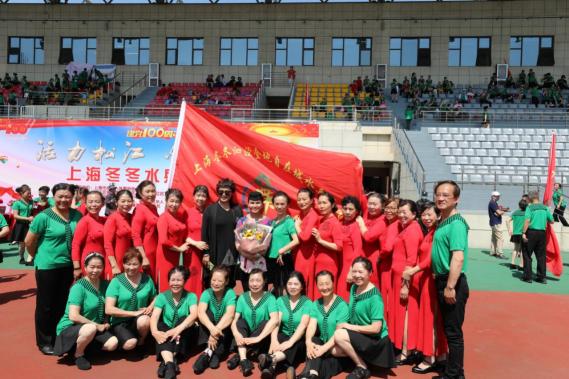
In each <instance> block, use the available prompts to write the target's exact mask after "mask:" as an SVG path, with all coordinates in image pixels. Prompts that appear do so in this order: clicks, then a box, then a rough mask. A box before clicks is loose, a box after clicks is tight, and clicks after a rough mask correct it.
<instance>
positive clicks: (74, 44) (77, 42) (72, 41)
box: [59, 37, 97, 64]
mask: <svg viewBox="0 0 569 379" xmlns="http://www.w3.org/2000/svg"><path fill="white" fill-rule="evenodd" d="M69 62H76V63H89V64H96V63H97V39H96V38H83V37H80V38H75V37H74V38H70V37H63V38H61V48H60V50H59V64H67V63H69Z"/></svg>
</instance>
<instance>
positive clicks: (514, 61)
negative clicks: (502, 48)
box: [509, 36, 555, 66]
mask: <svg viewBox="0 0 569 379" xmlns="http://www.w3.org/2000/svg"><path fill="white" fill-rule="evenodd" d="M509 63H510V66H553V65H555V57H554V55H553V36H544V37H529V36H523V37H522V36H515V37H511V38H510V62H509Z"/></svg>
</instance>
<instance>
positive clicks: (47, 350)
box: [40, 345, 54, 355]
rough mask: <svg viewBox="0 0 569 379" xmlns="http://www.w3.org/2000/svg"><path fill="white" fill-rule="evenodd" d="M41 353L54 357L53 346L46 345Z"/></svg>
mask: <svg viewBox="0 0 569 379" xmlns="http://www.w3.org/2000/svg"><path fill="white" fill-rule="evenodd" d="M40 351H41V352H42V354H44V355H53V354H54V352H53V346H49V345H45V346H43V347H41V348H40Z"/></svg>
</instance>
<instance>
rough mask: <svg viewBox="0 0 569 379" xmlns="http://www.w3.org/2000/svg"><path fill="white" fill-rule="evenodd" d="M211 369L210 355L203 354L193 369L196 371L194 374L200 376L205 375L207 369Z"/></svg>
mask: <svg viewBox="0 0 569 379" xmlns="http://www.w3.org/2000/svg"><path fill="white" fill-rule="evenodd" d="M208 367H209V355H207V354H206V353H201V354H200V356H199V357H198V359H197V360H196V361H195V363H194V365H193V366H192V368H193V369H194V374H196V375H199V374H201V373H203V372H204V371H205V370H206V368H208Z"/></svg>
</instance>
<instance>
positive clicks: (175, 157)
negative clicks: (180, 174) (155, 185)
mask: <svg viewBox="0 0 569 379" xmlns="http://www.w3.org/2000/svg"><path fill="white" fill-rule="evenodd" d="M185 115H186V100H185V99H184V100H182V105H181V107H180V116H179V117H178V128H177V129H176V139H175V140H174V146H173V147H172V156H171V157H170V175H168V188H172V181H173V180H174V174H175V173H176V161H177V160H178V151H179V150H180V143H181V141H182V129H183V128H184V118H185Z"/></svg>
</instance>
